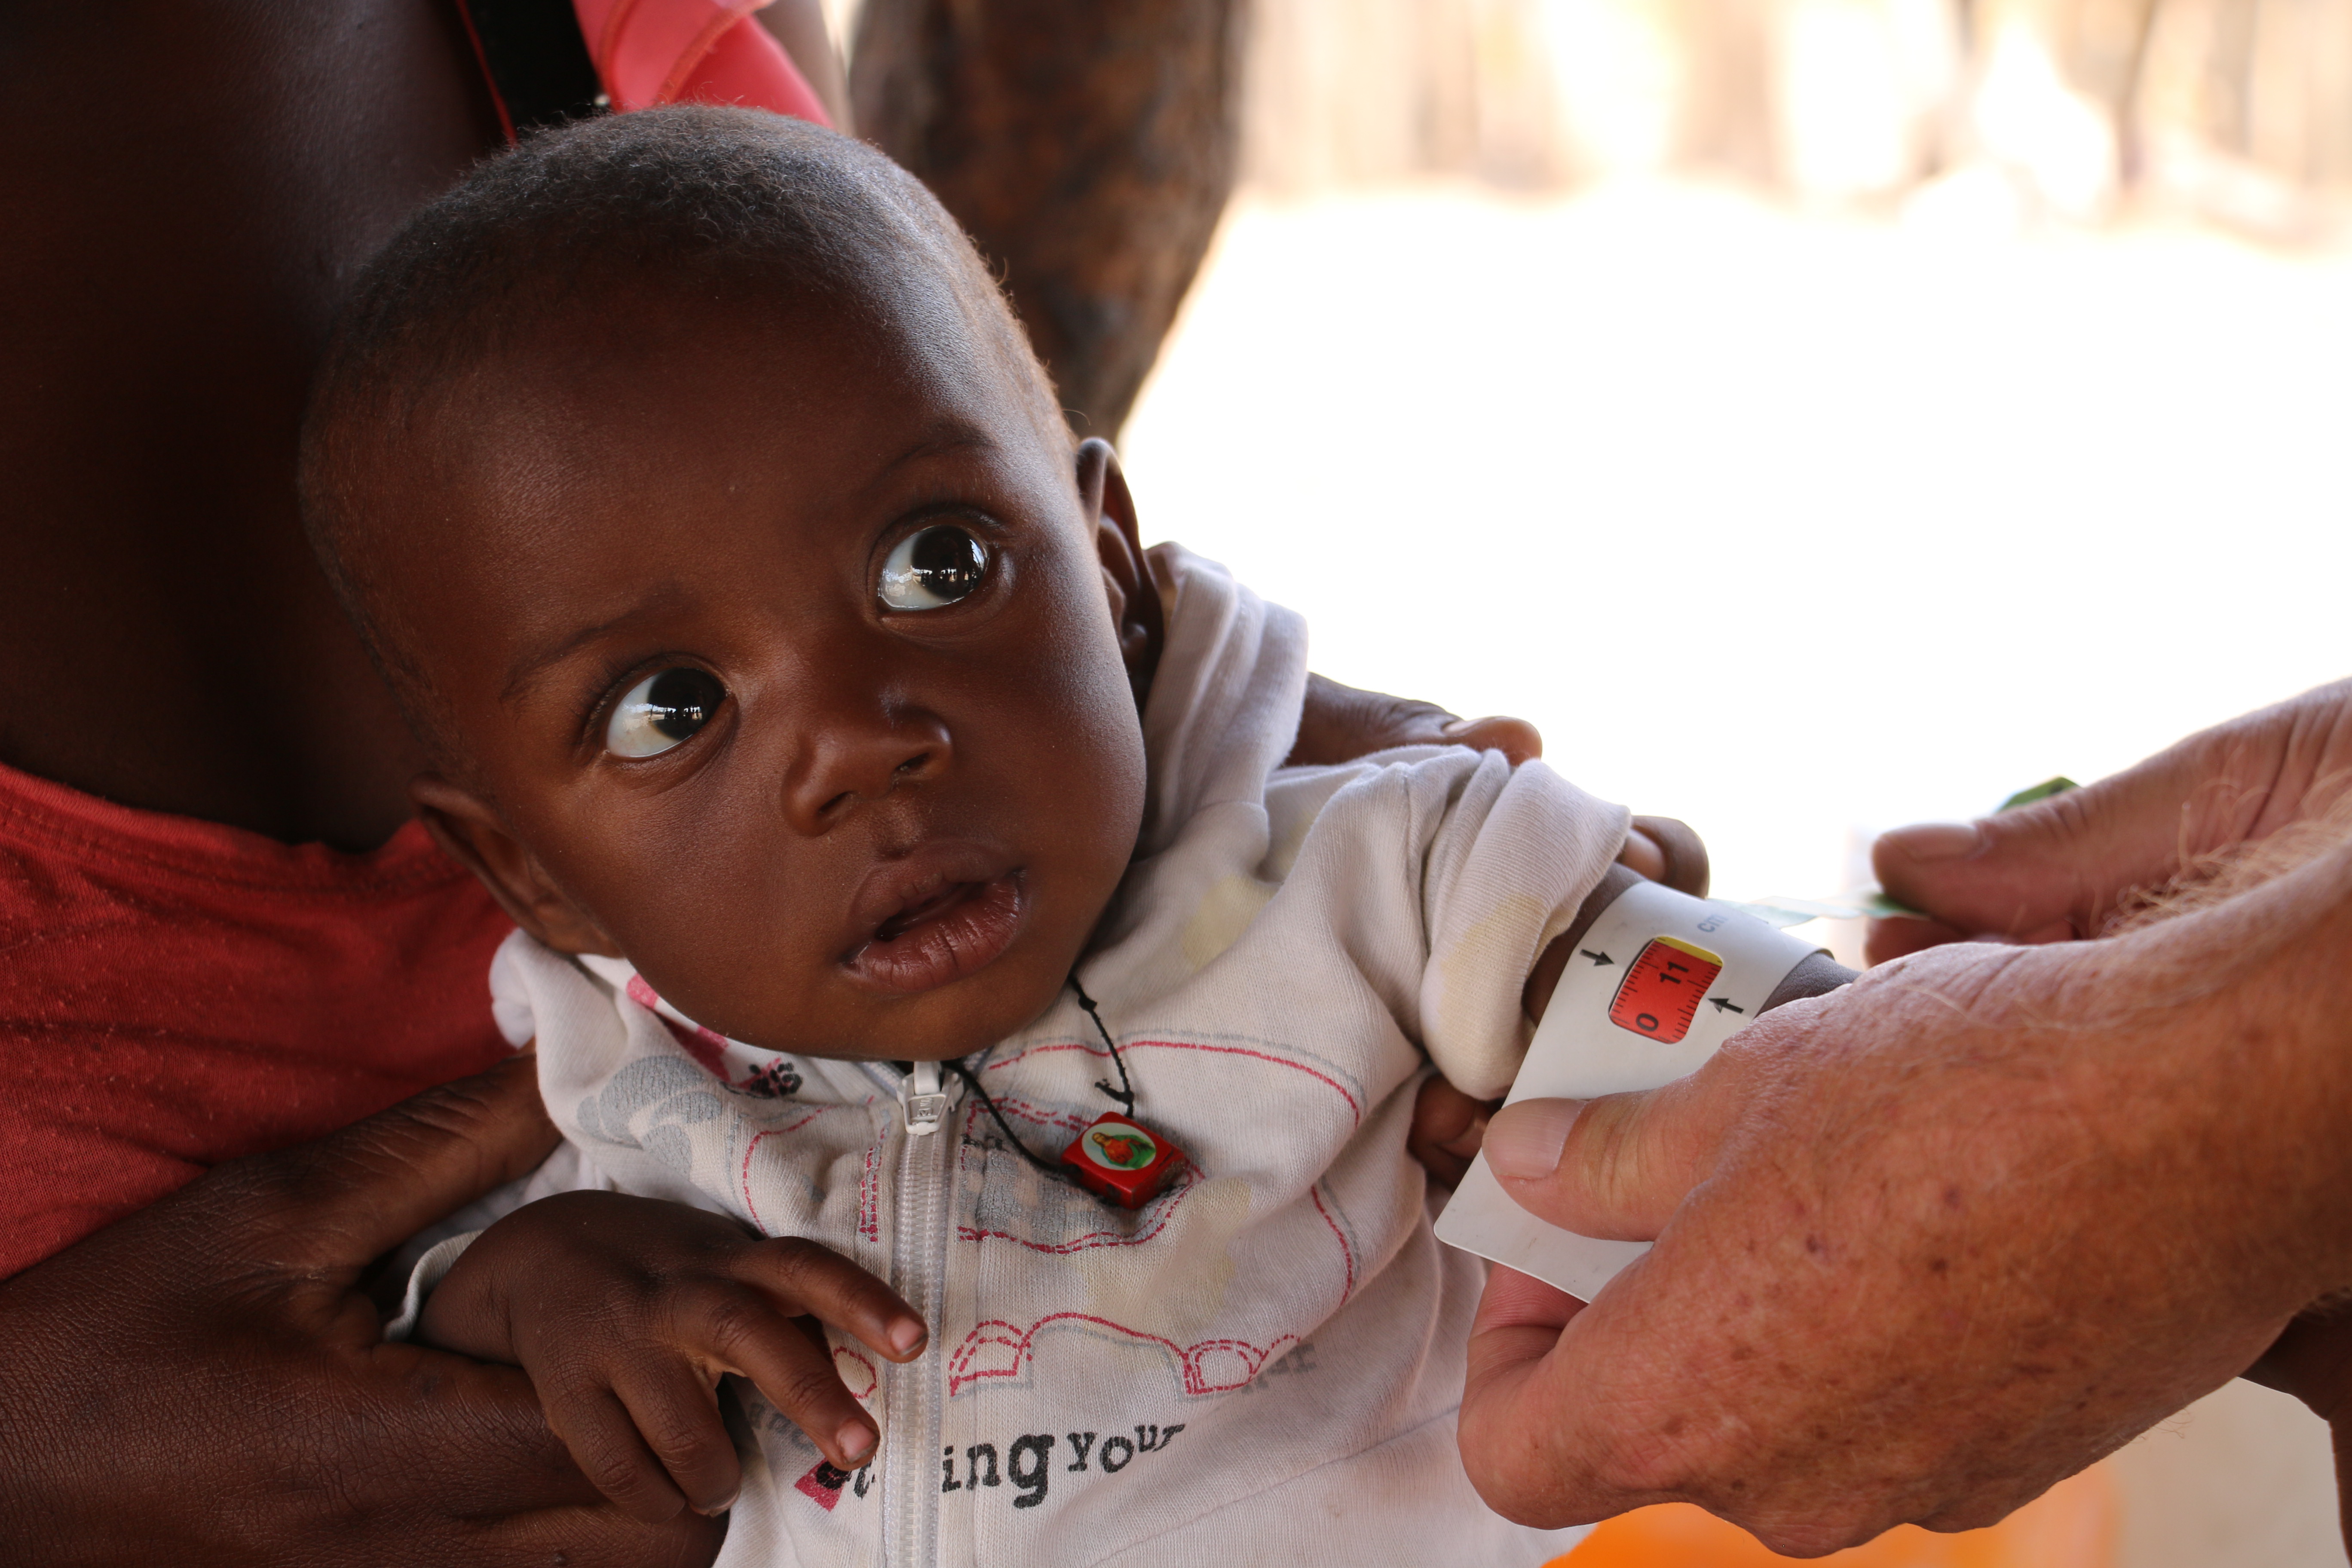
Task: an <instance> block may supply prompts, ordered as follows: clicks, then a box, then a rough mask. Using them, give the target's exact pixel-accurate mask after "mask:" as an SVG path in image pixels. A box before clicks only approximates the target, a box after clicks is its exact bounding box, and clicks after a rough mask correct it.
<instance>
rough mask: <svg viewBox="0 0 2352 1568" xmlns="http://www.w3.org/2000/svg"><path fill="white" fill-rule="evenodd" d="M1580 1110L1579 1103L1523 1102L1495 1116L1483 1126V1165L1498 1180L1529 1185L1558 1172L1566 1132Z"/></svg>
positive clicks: (1572, 1101)
mask: <svg viewBox="0 0 2352 1568" xmlns="http://www.w3.org/2000/svg"><path fill="white" fill-rule="evenodd" d="M1583 1110H1584V1101H1582V1100H1521V1101H1519V1103H1518V1104H1517V1105H1507V1106H1505V1107H1503V1109H1502V1110H1498V1111H1496V1112H1495V1120H1494V1121H1490V1122H1488V1123H1487V1124H1486V1165H1487V1168H1488V1169H1489V1170H1491V1171H1493V1172H1494V1173H1495V1174H1496V1175H1498V1176H1510V1177H1514V1178H1517V1180H1519V1181H1523V1182H1524V1181H1531V1180H1533V1179H1534V1178H1536V1177H1538V1176H1549V1175H1550V1174H1551V1173H1553V1172H1554V1171H1556V1170H1558V1169H1559V1152H1560V1150H1561V1149H1563V1148H1565V1147H1566V1146H1567V1144H1568V1130H1569V1129H1570V1128H1571V1127H1573V1126H1575V1125H1576V1119H1577V1117H1578V1116H1580V1115H1581V1114H1582V1113H1583Z"/></svg>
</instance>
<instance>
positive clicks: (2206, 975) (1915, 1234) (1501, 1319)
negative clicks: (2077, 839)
mask: <svg viewBox="0 0 2352 1568" xmlns="http://www.w3.org/2000/svg"><path fill="white" fill-rule="evenodd" d="M2347 948H2352V856H2344V855H2339V856H2336V857H2335V858H2332V859H2331V860H2328V861H2325V862H2318V863H2315V864H2314V865H2312V866H2311V867H2309V868H2306V869H2305V871H2303V872H2299V873H2295V874H2292V875H2289V876H2287V877H2284V878H2282V879H2279V880H2278V881H2276V882H2273V883H2272V884H2270V885H2269V886H2267V887H2265V888H2263V889H2260V890H2258V891H2256V892H2254V893H2252V894H2248V895H2245V896H2244V897H2242V898H2241V899H2239V900H2235V901H2233V902H2232V903H2230V904H2227V905H2224V906H2221V908H2218V909H2215V910H2208V911H2206V912H2203V913H2200V914H2197V915H2192V916H2188V917H2184V918H2182V919H2180V920H2177V921H2171V922H2168V923H2167V924H2164V925H2159V926H2157V927H2153V928H2150V929H2148V930H2146V931H2138V932H2135V933H2133V934H2131V935H2129V936H2126V937H2119V938H2116V939H2115V940H2112V941H2108V942H2095V943H2068V944H2064V945H2053V946H2038V947H1992V946H1982V945H1958V946H1947V947H1942V948H1938V949H1937V950H1935V951H1934V952H1924V953H1920V954H1917V955H1916V956H1914V957H1912V958H1909V959H1906V960H1905V961H1903V962H1902V963H1897V964H1895V965H1893V966H1890V967H1889V968H1887V969H1884V970H1880V971H1876V972H1874V973H1870V974H1868V975H1865V976H1864V977H1863V978H1862V979H1861V980H1859V981H1858V982H1856V983H1855V984H1853V985H1851V986H1849V987H1847V988H1845V989H1844V990H1843V991H1840V992H1837V993H1835V994H1832V995H1830V996H1827V997H1824V998H1821V999H1819V1000H1812V1001H1802V1002H1797V1003H1793V1004H1791V1005H1789V1006H1787V1007H1784V1008H1782V1009H1780V1011H1778V1012H1776V1013H1773V1014H1770V1015H1768V1016H1765V1017H1763V1018H1762V1019H1760V1020H1759V1022H1757V1023H1756V1024H1755V1025H1753V1026H1750V1027H1748V1029H1746V1030H1744V1031H1742V1032H1741V1033H1740V1034H1739V1035H1738V1036H1736V1037H1734V1038H1733V1039H1732V1040H1731V1042H1730V1043H1729V1044H1727V1046H1726V1047H1725V1048H1724V1049H1723V1051H1722V1052H1721V1053H1720V1054H1719V1055H1718V1056H1717V1058H1715V1059H1714V1060H1713V1061H1711V1062H1710V1063H1709V1064H1708V1065H1707V1066H1706V1067H1705V1068H1702V1069H1701V1070H1700V1071H1699V1072H1697V1073H1696V1074H1695V1075H1693V1076H1692V1077H1691V1078H1689V1079H1685V1080H1683V1081H1681V1082H1679V1083H1676V1084H1673V1085H1669V1086H1668V1087H1666V1088H1664V1089H1658V1090H1655V1091H1654V1092H1652V1093H1649V1094H1646V1095H1622V1096H1612V1097H1609V1098H1607V1099H1603V1100H1593V1101H1591V1103H1590V1104H1588V1105H1586V1106H1585V1107H1584V1108H1583V1109H1582V1111H1581V1114H1573V1108H1572V1107H1570V1106H1568V1105H1567V1104H1566V1102H1560V1101H1534V1102H1528V1103H1527V1104H1524V1105H1519V1106H1514V1107H1512V1108H1511V1109H1510V1110H1507V1111H1505V1112H1503V1113H1501V1114H1499V1115H1498V1116H1497V1117H1496V1119H1495V1121H1494V1124H1493V1126H1492V1128H1491V1129H1490V1131H1489V1132H1488V1135H1487V1142H1486V1152H1487V1158H1488V1161H1489V1163H1490V1164H1491V1165H1493V1166H1494V1168H1495V1169H1496V1172H1497V1173H1498V1174H1500V1175H1503V1176H1505V1177H1506V1181H1505V1184H1506V1186H1507V1187H1511V1188H1514V1189H1516V1195H1517V1196H1518V1197H1519V1199H1520V1201H1521V1202H1522V1203H1523V1204H1525V1205H1527V1206H1528V1208H1529V1209H1530V1210H1532V1211H1534V1212H1535V1213H1537V1214H1538V1215H1543V1216H1544V1217H1545V1218H1547V1219H1549V1220H1551V1221H1552V1222H1553V1223H1555V1224H1558V1225H1561V1226H1567V1227H1569V1228H1570V1229H1574V1230H1578V1231H1581V1232H1583V1233H1585V1234H1588V1235H1594V1236H1613V1237H1631V1238H1642V1237H1656V1238H1657V1243H1658V1244H1657V1247H1655V1249H1654V1251H1653V1252H1651V1253H1650V1254H1649V1255H1648V1256H1647V1257H1646V1258H1643V1260H1642V1261H1641V1262H1639V1263H1637V1264H1635V1265H1634V1266H1633V1267H1632V1268H1629V1269H1627V1270H1626V1271H1625V1272H1624V1273H1623V1274H1622V1275H1621V1276H1619V1277H1618V1279H1616V1280H1615V1281H1614V1282H1613V1283H1612V1285H1611V1286H1610V1287H1609V1288H1608V1289H1605V1290H1604V1291H1602V1292H1601V1297H1600V1299H1599V1300H1597V1301H1595V1302H1594V1303H1593V1304H1592V1305H1591V1306H1590V1307H1586V1308H1580V1307H1579V1306H1578V1304H1577V1303H1576V1302H1574V1301H1572V1300H1570V1299H1569V1298H1567V1297H1565V1296H1562V1295H1560V1294H1559V1292H1557V1291H1554V1290H1551V1289H1549V1288H1548V1287H1546V1286H1543V1285H1541V1284H1539V1283H1538V1282H1536V1281H1534V1280H1531V1279H1527V1278H1525V1277H1524V1276H1520V1275H1517V1274H1515V1273H1512V1272H1511V1271H1509V1270H1506V1269H1498V1270H1496V1273H1495V1275H1494V1276H1493V1279H1492V1281H1491V1283H1490V1285H1489V1287H1488V1289H1487V1294H1486V1300H1485V1301H1484V1303H1483V1304H1482V1307H1481V1310H1480V1315H1479V1320H1478V1323H1477V1327H1476V1330H1475V1337H1474V1340H1473V1343H1472V1347H1471V1363H1470V1376H1469V1385H1468V1389H1467V1392H1466V1395H1465V1403H1464V1406H1463V1411H1462V1416H1461V1440H1462V1447H1463V1455H1464V1458H1465V1463H1466V1464H1467V1466H1468V1468H1469V1471H1470V1475H1471V1478H1472V1479H1473V1480H1474V1481H1475V1483H1476V1484H1477V1486H1478V1489H1479V1490H1480V1491H1481V1492H1482V1493H1483V1494H1484V1495H1485V1496H1486V1499H1487V1500H1488V1501H1489V1502H1490V1503H1492V1504H1493V1505H1494V1506H1496V1508H1498V1509H1499V1510H1502V1511H1503V1512H1505V1513H1507V1514H1508V1515H1510V1516H1512V1517H1513V1518H1516V1519H1520V1520H1524V1521H1530V1522H1536V1523H1542V1524H1552V1525H1557V1524H1566V1523H1570V1522H1575V1521H1589V1520H1595V1519H1600V1518H1604V1517H1607V1516H1608V1515H1610V1514H1612V1513H1616V1512H1619V1511H1622V1510H1626V1509H1629V1508H1633V1507H1637V1506H1640V1505H1642V1504H1645V1503H1651V1502H1658V1501H1664V1500H1676V1499H1680V1500H1690V1501H1695V1502H1697V1503H1699V1504H1701V1505H1702V1506H1704V1507H1706V1508H1707V1509H1709V1510H1712V1511H1714V1512H1717V1513H1718V1514H1720V1515H1722V1516H1724V1517H1726V1518H1727V1519H1730V1520H1733V1521H1736V1522H1738V1523H1740V1524H1742V1525H1745V1526H1747V1527H1748V1529H1750V1530H1752V1531H1755V1532H1756V1533H1757V1534H1758V1535H1759V1536H1760V1537H1761V1538H1762V1539H1763V1540H1764V1541H1765V1542H1767V1543H1768V1544H1769V1545H1771V1546H1774V1547H1776V1548H1778V1549H1780V1550H1782V1551H1788V1552H1805V1553H1813V1552H1824V1551H1827V1550H1831V1549H1832V1548H1836V1547H1840V1546H1844V1545H1848V1544H1852V1543H1853V1542H1860V1541H1863V1540H1865V1539H1867V1538H1869V1537H1870V1536H1872V1535H1874V1534H1875V1533H1877V1532H1878V1531H1882V1530H1884V1529H1885V1528H1887V1527H1889V1526H1891V1525H1894V1524H1895V1523H1898V1522H1902V1521H1915V1522H1919V1523H1924V1524H1927V1525H1928V1526H1930V1527H1932V1528H1938V1529H1959V1528H1967V1527H1972V1526H1976V1525H1981V1524H1986V1523H1990V1522H1991V1521H1994V1520H1996V1519H1998V1518H2000V1516H2001V1515H2002V1514H2004V1513H2006V1512H2007V1511H2009V1510H2011V1509H2013V1508H2015V1507H2016V1506H2018V1505H2019V1504H2021V1503H2023V1502H2024V1501H2026V1500H2029V1499H2031V1498H2032V1497H2033V1496H2034V1495H2036V1494H2037V1493H2039V1492H2040V1491H2041V1490H2042V1489H2044V1488H2046V1487H2048V1486H2049V1485H2050V1484H2052V1483H2053V1482H2054V1481H2056V1480H2057V1479H2061V1478H2062V1477H2063V1476H2065V1475H2067V1474H2069V1473H2071V1472H2073V1471H2074V1470H2076V1469H2078V1468H2081V1467H2083V1466H2084V1465H2085V1464H2088V1463H2089V1462H2091V1461H2092V1460H2094V1459H2095V1458H2098V1457H2100V1456H2101V1455H2102V1454H2104V1453H2105V1452H2107V1451H2109V1450H2111V1449H2113V1448H2114V1447H2116V1446H2117V1445H2119V1444H2121V1443H2122V1442H2124V1441H2125V1440H2126V1439H2127V1438H2129V1437H2130V1436H2132V1435H2134V1434H2135V1433H2137V1432H2138V1431H2140V1430H2143V1429H2144V1428H2146V1427H2147V1426H2149V1425H2151V1424H2152V1423H2154V1422H2156V1421H2158V1420H2159V1419H2161V1418H2163V1417H2164V1416H2165V1415H2168V1414H2170V1413H2171V1412H2173V1411H2175V1410H2177V1409H2179V1407H2180V1406H2182V1405H2185V1404H2187V1403H2188V1402H2189V1400H2191V1399H2193V1398H2195V1397H2197V1396H2198V1395H2200V1394H2203V1393H2205V1392H2206V1391H2208V1390H2210V1389H2211V1388H2213V1387H2216V1386H2218V1385H2219V1384H2221V1383H2222V1382H2223V1381H2225V1380H2227V1379H2228V1378H2229V1377H2230V1376H2231V1375H2232V1374H2234V1373H2236V1372H2238V1371H2239V1370H2240V1369H2241V1368H2242V1367H2244V1366H2246V1365H2247V1364H2248V1363H2251V1362H2252V1361H2253V1360H2254V1359H2255V1357H2256V1356H2257V1355H2259V1354H2260V1353H2261V1352H2263V1348H2264V1347H2265V1346H2267V1345H2269V1344H2270V1343H2271V1342H2272V1341H2273V1339H2274V1338H2275V1337H2276V1336H2277V1335H2278V1333H2279V1331H2280V1330H2281V1329H2282V1328H2283V1327H2284V1325H2285V1323H2286V1322H2287V1321H2288V1320H2289V1319H2290V1318H2292V1317H2293V1316H2294V1313H2295V1312H2296V1311H2297V1310H2298V1309H2300V1308H2302V1307H2304V1306H2305V1304H2306V1303H2308V1302H2310V1301H2312V1300H2314V1299H2315V1297H2316V1296H2318V1295H2319V1294H2320V1293H2321V1292H2323V1291H2325V1290H2327V1289H2334V1288H2336V1287H2337V1286H2340V1285H2342V1284H2344V1283H2346V1282H2347V1281H2352V1256H2347V1247H2348V1246H2352V1242H2348V1241H2347V1238H2352V1168H2347V1167H2352V1061H2347V1059H2346V1058H2345V1057H2344V1054H2343V1053H2342V1052H2341V1051H2340V1049H2336V1048H2334V1047H2335V1045H2336V1044H2337V1043H2339V1040H2340V1033H2341V1030H2340V1026H2339V1025H2338V1024H2337V1023H2336V1016H2335V1015H2336V1013H2337V1012H2340V1010H2341V1008H2342V1007H2344V1006H2345V1005H2347V1002H2352V994H2347V993H2352V983H2348V982H2347V981H2346V980H2345V979H2344V978H2343V977H2342V975H2341V973H2340V972H2341V971H2342V970H2343V968H2344V966H2343V965H2342V963H2341V962H2340V955H2341V953H2342V952H2345V951H2347ZM2315 955H2318V956H2319V957H2320V958H2321V959H2322V960H2323V961H2324V963H2325V967H2324V968H2322V969H2320V970H2319V971H2317V972H2316V973H2315V971H2314V969H2313V963H2314V958H2315Z"/></svg>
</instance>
